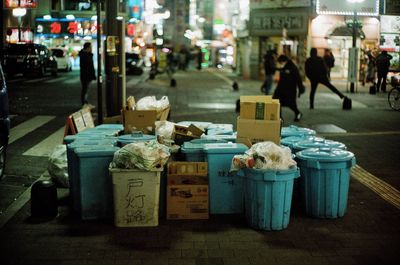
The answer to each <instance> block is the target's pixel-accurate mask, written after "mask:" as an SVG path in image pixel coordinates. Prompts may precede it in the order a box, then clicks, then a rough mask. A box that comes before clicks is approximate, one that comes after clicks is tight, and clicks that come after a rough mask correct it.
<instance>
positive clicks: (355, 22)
mask: <svg viewBox="0 0 400 265" xmlns="http://www.w3.org/2000/svg"><path fill="white" fill-rule="evenodd" d="M347 2H349V3H351V4H352V5H353V23H352V24H353V25H352V29H353V32H352V35H353V44H352V48H353V49H352V50H353V52H352V53H351V55H353V57H354V58H350V56H349V68H350V65H353V68H355V69H352V68H350V71H351V70H354V76H353V78H352V80H351V83H350V93H354V86H355V85H354V79H357V52H356V49H355V48H356V44H357V5H356V4H358V3H362V2H364V0H347ZM349 55H350V54H349ZM352 59H353V61H352ZM356 81H357V80H356Z"/></svg>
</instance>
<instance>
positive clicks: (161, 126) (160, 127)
mask: <svg viewBox="0 0 400 265" xmlns="http://www.w3.org/2000/svg"><path fill="white" fill-rule="evenodd" d="M155 124H156V135H158V136H161V137H162V138H163V139H172V134H173V132H174V128H175V123H173V122H169V121H156V122H155Z"/></svg>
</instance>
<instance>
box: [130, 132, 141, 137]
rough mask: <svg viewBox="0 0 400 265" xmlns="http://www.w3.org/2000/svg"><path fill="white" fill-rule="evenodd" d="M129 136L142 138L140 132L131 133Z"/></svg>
mask: <svg viewBox="0 0 400 265" xmlns="http://www.w3.org/2000/svg"><path fill="white" fill-rule="evenodd" d="M131 136H132V138H142V137H143V132H141V131H132V134H131Z"/></svg>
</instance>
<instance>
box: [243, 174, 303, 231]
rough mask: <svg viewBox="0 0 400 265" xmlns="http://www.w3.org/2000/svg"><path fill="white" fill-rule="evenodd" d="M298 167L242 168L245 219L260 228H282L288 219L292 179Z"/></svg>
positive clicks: (287, 222)
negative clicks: (280, 168) (284, 168)
mask: <svg viewBox="0 0 400 265" xmlns="http://www.w3.org/2000/svg"><path fill="white" fill-rule="evenodd" d="M299 176H300V172H299V169H298V168H297V167H295V168H293V169H288V170H280V171H276V170H266V169H250V168H246V169H244V203H245V207H244V208H245V215H246V221H247V223H248V224H249V225H250V226H251V227H253V228H255V229H260V230H268V231H270V230H282V229H284V228H286V227H287V226H288V224H289V220H290V210H291V202H292V195H293V180H294V179H295V178H298V177H299Z"/></svg>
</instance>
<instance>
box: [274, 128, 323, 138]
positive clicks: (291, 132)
mask: <svg viewBox="0 0 400 265" xmlns="http://www.w3.org/2000/svg"><path fill="white" fill-rule="evenodd" d="M315 134H316V132H315V131H314V130H312V129H308V128H303V127H297V126H295V125H290V126H287V127H282V130H281V137H282V138H285V137H289V136H301V135H315Z"/></svg>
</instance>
